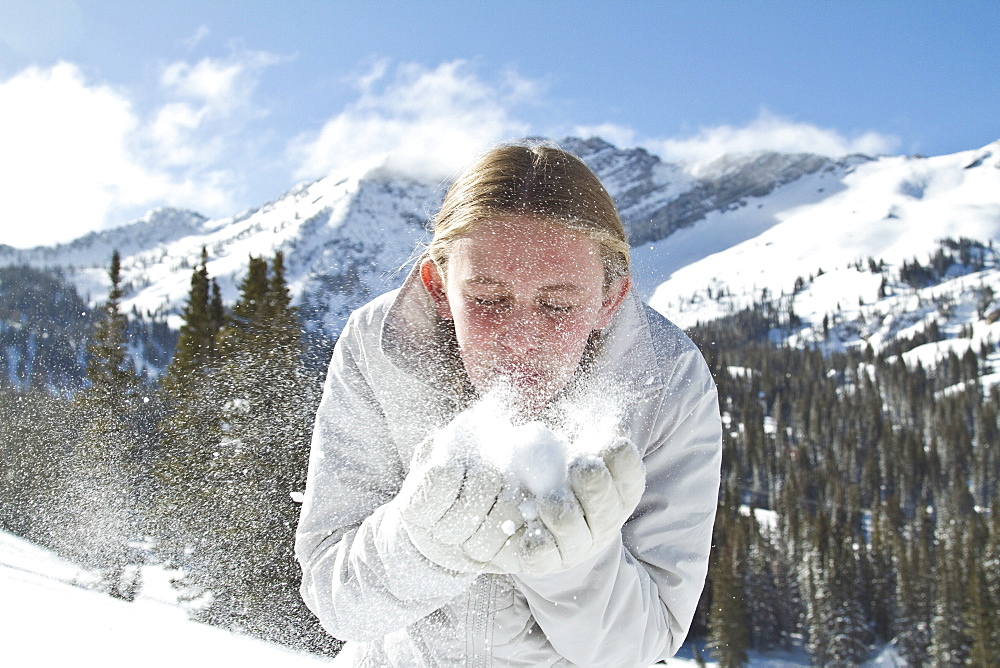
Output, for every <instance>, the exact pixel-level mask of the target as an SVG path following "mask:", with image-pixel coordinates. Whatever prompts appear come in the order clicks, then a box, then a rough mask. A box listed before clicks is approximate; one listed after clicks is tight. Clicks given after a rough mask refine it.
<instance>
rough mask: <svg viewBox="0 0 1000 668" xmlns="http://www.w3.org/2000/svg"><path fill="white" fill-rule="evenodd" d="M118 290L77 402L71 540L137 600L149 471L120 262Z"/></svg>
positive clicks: (118, 592)
mask: <svg viewBox="0 0 1000 668" xmlns="http://www.w3.org/2000/svg"><path fill="white" fill-rule="evenodd" d="M108 276H109V278H110V279H111V289H110V292H109V294H108V299H107V301H106V302H105V303H104V305H103V306H102V308H101V318H100V319H99V320H98V322H97V324H96V326H95V329H94V334H93V339H92V341H91V343H90V345H89V346H88V348H87V353H88V358H87V367H86V373H87V381H88V385H87V387H86V388H85V389H84V390H83V391H82V392H81V393H80V394H79V395H78V397H77V400H76V404H77V410H78V413H79V415H80V416H81V417H80V419H81V421H82V424H81V425H80V429H79V441H78V444H77V446H76V448H75V451H74V456H73V459H72V461H71V464H70V475H71V476H72V484H70V485H69V486H68V487H67V494H68V498H67V512H68V513H70V516H69V517H70V518H71V521H70V524H71V528H70V529H69V531H68V532H67V533H66V538H67V539H68V542H71V543H72V544H73V545H74V547H75V548H76V549H77V551H78V554H79V559H80V560H81V561H83V562H84V563H86V564H87V565H89V566H91V567H95V568H98V569H100V570H101V572H102V574H103V577H104V580H105V585H106V587H107V590H108V591H109V593H111V594H112V595H115V596H118V597H121V598H125V599H128V600H131V599H132V598H133V597H134V596H135V594H136V592H137V589H138V586H139V581H138V578H139V561H140V560H141V555H140V553H139V551H138V549H137V548H136V547H135V546H136V545H137V544H138V542H139V541H140V538H141V536H140V532H141V522H140V517H142V516H143V515H144V514H145V510H144V509H143V508H141V507H140V504H141V498H142V497H141V495H140V491H139V484H140V479H141V478H142V476H143V473H142V467H141V461H140V455H141V446H142V441H143V438H142V434H141V431H140V425H141V415H140V413H141V410H142V406H143V402H142V397H141V389H142V388H141V386H140V379H139V376H138V374H137V373H136V371H135V366H134V364H133V362H132V360H131V359H130V358H129V355H128V341H127V340H126V328H127V320H126V318H125V316H124V315H123V314H122V312H121V309H120V304H121V298H122V289H121V259H120V256H119V254H118V251H115V252H114V253H113V255H112V258H111V267H110V269H109V271H108Z"/></svg>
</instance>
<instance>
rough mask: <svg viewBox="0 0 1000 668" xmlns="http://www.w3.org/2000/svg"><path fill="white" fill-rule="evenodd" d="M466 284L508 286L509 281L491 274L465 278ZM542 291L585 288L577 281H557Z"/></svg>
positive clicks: (574, 290)
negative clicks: (576, 282)
mask: <svg viewBox="0 0 1000 668" xmlns="http://www.w3.org/2000/svg"><path fill="white" fill-rule="evenodd" d="M465 283H466V285H485V286H495V287H503V288H505V287H507V283H505V282H504V281H501V280H498V279H496V278H491V277H489V276H472V277H471V278H467V279H465ZM539 291H540V292H583V288H582V287H581V286H579V285H577V284H575V283H556V284H554V285H544V286H542V287H541V288H539Z"/></svg>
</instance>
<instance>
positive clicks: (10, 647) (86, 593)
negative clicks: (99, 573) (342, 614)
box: [0, 532, 326, 668]
mask: <svg viewBox="0 0 1000 668" xmlns="http://www.w3.org/2000/svg"><path fill="white" fill-rule="evenodd" d="M144 576H145V581H146V586H145V587H144V589H143V591H142V594H141V595H140V596H139V598H138V599H137V600H136V601H135V602H133V603H126V602H124V601H120V600H117V599H113V598H111V597H110V596H107V595H105V594H101V593H98V592H95V591H92V590H89V589H86V588H85V587H84V586H83V585H85V584H86V583H88V582H91V581H92V579H91V578H90V577H88V574H87V573H86V572H85V571H82V570H81V569H79V568H77V567H75V566H73V565H72V564H70V563H68V562H66V561H64V560H62V559H60V558H58V557H56V556H54V555H53V554H52V553H50V552H48V551H46V550H43V549H41V548H39V547H37V546H35V545H32V544H31V543H29V542H27V541H24V540H22V539H20V538H17V537H16V536H12V535H10V534H8V533H4V532H0V665H3V666H10V668H62V667H63V666H66V667H69V666H78V665H100V666H103V667H105V668H117V667H118V666H123V667H124V666H130V667H133V666H142V667H143V668H157V667H158V666H171V667H174V666H187V667H188V668H200V667H201V666H240V667H241V668H255V667H257V666H260V667H261V668H264V667H265V666H267V667H268V668H273V667H275V666H282V667H284V666H287V667H289V668H294V667H295V666H318V665H322V664H324V663H326V662H325V661H324V660H323V659H320V658H317V657H313V656H309V655H304V654H296V653H292V652H290V651H286V650H283V649H281V648H279V647H276V646H274V645H271V644H268V643H263V642H260V641H257V640H254V639H252V638H247V637H244V636H238V635H234V634H232V633H228V632H226V631H223V630H221V629H217V628H213V627H211V626H207V625H204V624H199V623H196V622H192V621H190V620H188V618H187V615H186V613H185V612H184V611H183V610H182V609H180V608H179V607H177V606H175V605H173V604H172V603H171V602H170V600H171V596H170V590H169V588H168V585H167V579H166V576H165V575H164V574H163V573H162V572H160V571H158V570H156V569H150V570H148V571H147V572H146V573H144Z"/></svg>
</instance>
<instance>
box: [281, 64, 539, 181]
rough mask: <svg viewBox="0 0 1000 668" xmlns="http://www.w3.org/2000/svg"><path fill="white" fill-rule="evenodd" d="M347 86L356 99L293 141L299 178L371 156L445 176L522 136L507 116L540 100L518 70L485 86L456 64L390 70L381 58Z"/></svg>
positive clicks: (470, 70) (535, 88)
mask: <svg viewBox="0 0 1000 668" xmlns="http://www.w3.org/2000/svg"><path fill="white" fill-rule="evenodd" d="M352 83H353V84H354V85H355V86H356V87H357V88H358V90H359V93H360V94H359V96H358V98H357V100H355V101H354V102H353V103H351V104H350V105H348V106H347V107H346V108H345V109H344V110H343V111H342V112H340V113H339V114H337V115H336V116H334V117H332V118H330V119H329V120H328V121H327V122H326V123H325V124H324V125H323V127H322V128H321V129H320V130H319V132H317V133H312V134H305V135H301V136H299V137H298V138H297V139H296V140H295V141H294V142H293V143H292V145H291V148H290V152H291V154H292V156H293V160H295V162H297V163H298V164H299V165H300V167H299V168H298V171H297V175H298V176H299V177H317V176H321V175H323V174H326V173H328V172H331V171H334V170H337V169H342V168H345V167H348V166H350V165H353V164H358V163H361V162H365V161H368V160H372V159H385V160H387V161H388V162H390V163H391V164H392V165H393V166H394V167H397V168H400V169H404V170H409V171H411V172H413V173H418V174H421V175H424V176H431V177H433V178H439V177H443V176H447V175H450V174H452V173H454V172H455V171H456V170H457V169H458V168H460V167H461V166H462V164H464V163H465V162H466V161H468V160H469V159H471V158H472V157H473V156H474V155H475V154H477V153H478V152H480V151H482V150H483V149H484V148H486V147H487V146H489V145H490V144H493V143H495V142H498V141H501V140H505V139H511V138H515V137H519V136H523V135H525V134H527V133H528V129H529V128H528V125H527V124H525V123H523V122H520V121H518V120H516V119H515V118H514V117H513V115H512V111H513V109H514V108H515V107H516V106H518V105H520V104H524V103H528V102H531V101H533V100H535V99H536V98H537V96H538V95H539V86H538V84H537V83H535V82H533V81H530V80H528V79H525V78H523V77H521V76H520V75H518V74H516V73H513V72H508V73H506V74H504V75H502V76H501V77H499V78H498V80H496V81H486V80H484V79H482V78H481V77H480V76H479V75H478V74H477V73H476V72H475V71H474V69H473V68H472V67H471V66H470V65H469V64H468V63H466V62H465V61H461V60H457V61H453V62H449V63H443V64H441V65H439V66H438V67H436V68H434V69H427V68H425V67H423V66H421V65H417V64H402V65H399V66H398V67H396V68H395V70H394V71H391V68H390V66H389V63H388V62H387V61H384V60H382V61H379V62H377V63H375V64H374V65H373V66H372V67H371V68H370V69H369V70H368V71H367V72H365V73H363V74H362V75H360V76H358V77H356V78H355V80H354V81H353V82H352Z"/></svg>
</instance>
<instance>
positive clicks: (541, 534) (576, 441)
mask: <svg viewBox="0 0 1000 668" xmlns="http://www.w3.org/2000/svg"><path fill="white" fill-rule="evenodd" d="M513 396H514V395H513V393H512V392H511V391H509V389H507V388H499V389H495V390H493V391H491V392H490V393H488V394H487V395H485V396H484V397H483V398H482V399H480V400H479V401H477V402H476V403H475V404H473V405H472V406H470V407H469V408H468V409H466V410H465V411H463V412H462V413H461V414H459V415H458V416H457V417H456V418H455V419H453V420H452V421H451V422H450V423H449V424H448V425H447V426H445V427H444V428H443V429H441V430H440V431H439V432H438V433H437V434H435V435H434V436H433V439H432V442H431V443H430V452H429V453H428V457H427V465H428V466H429V467H431V468H432V469H434V470H436V471H447V472H448V473H450V474H452V475H454V476H456V478H464V485H465V487H466V489H464V490H463V491H462V492H460V493H459V494H458V500H456V501H455V504H454V506H453V507H452V508H451V509H450V510H449V513H450V514H451V515H452V519H453V520H454V521H456V522H458V523H460V524H463V525H466V526H470V527H471V526H474V527H476V529H475V536H474V538H472V539H470V540H469V541H467V542H466V543H465V544H463V546H462V549H463V550H464V551H465V552H466V554H469V553H470V552H473V553H476V554H477V556H478V558H480V559H482V558H484V556H485V561H487V562H489V565H488V570H496V571H500V572H524V573H527V574H539V575H540V574H546V573H550V572H554V571H558V570H563V569H565V568H568V567H570V566H572V565H575V564H576V563H580V562H581V561H583V560H584V559H586V558H588V557H589V556H591V555H593V554H595V553H596V552H597V551H598V550H600V549H602V548H603V547H605V546H606V545H607V544H608V543H609V542H610V541H611V539H612V538H613V537H614V536H615V535H616V534H617V533H618V532H619V531H620V529H621V525H622V524H623V523H624V521H625V520H626V519H627V518H628V516H629V515H630V514H631V512H632V511H633V510H634V508H635V506H636V504H637V503H638V501H639V497H641V495H642V491H643V489H644V487H645V473H644V470H643V467H642V461H641V457H640V455H639V452H638V451H637V449H636V448H635V446H634V444H633V443H632V442H631V441H630V440H629V439H628V438H626V437H625V436H624V435H623V434H621V433H620V429H619V426H618V425H619V420H618V411H617V410H614V409H608V407H607V406H604V407H603V409H602V410H598V411H595V410H593V407H591V406H587V405H583V404H582V403H581V404H577V405H569V406H564V407H562V408H563V410H561V411H560V419H559V420H556V421H554V422H553V424H549V423H547V422H543V421H542V420H540V419H530V420H525V419H522V418H520V417H519V412H518V411H517V410H516V401H512V397H513ZM445 475H447V474H445ZM484 480H496V482H495V483H494V484H496V485H498V486H499V487H500V489H499V491H497V492H496V493H495V496H494V494H493V493H492V492H489V493H487V494H486V496H487V497H490V498H487V499H486V501H485V502H480V503H476V502H474V501H465V499H474V498H475V497H476V496H481V495H482V490H483V484H484V483H483V481H484ZM488 486H489V485H488V484H487V485H486V487H488ZM455 508H461V513H456V512H455ZM455 515H465V516H463V517H455ZM484 536H485V537H487V538H484ZM490 536H492V538H488V537H490ZM484 540H486V541H487V542H489V541H490V540H492V541H494V543H495V542H496V541H497V540H499V541H500V542H501V543H502V545H500V546H499V547H494V548H493V549H487V550H486V553H485V555H483V554H479V553H480V550H481V549H482V545H480V543H482V541H484Z"/></svg>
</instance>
